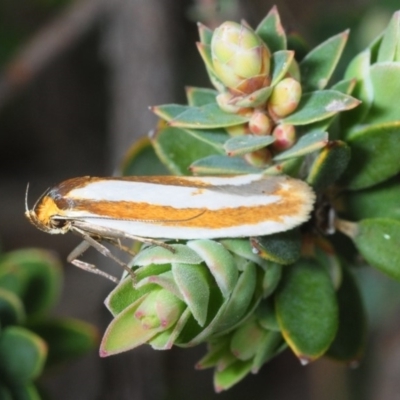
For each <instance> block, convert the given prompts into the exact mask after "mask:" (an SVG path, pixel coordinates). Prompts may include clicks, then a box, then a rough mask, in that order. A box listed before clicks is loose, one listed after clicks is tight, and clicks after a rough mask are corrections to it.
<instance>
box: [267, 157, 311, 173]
mask: <svg viewBox="0 0 400 400" xmlns="http://www.w3.org/2000/svg"><path fill="white" fill-rule="evenodd" d="M284 153H285V152H284ZM281 154H283V153H281ZM289 154H290V153H289ZM274 161H275V162H274V164H273V165H271V166H270V167H268V168H266V169H265V170H264V171H263V173H264V174H266V175H281V174H285V175H289V176H292V177H293V178H297V177H298V176H299V171H300V169H301V166H302V165H303V161H304V156H300V157H295V156H294V157H293V158H288V159H287V160H284V161H282V162H276V160H274Z"/></svg>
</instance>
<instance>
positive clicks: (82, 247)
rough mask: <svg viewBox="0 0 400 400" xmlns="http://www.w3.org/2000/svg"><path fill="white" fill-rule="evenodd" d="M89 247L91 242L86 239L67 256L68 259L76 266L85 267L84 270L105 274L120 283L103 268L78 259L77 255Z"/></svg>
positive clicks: (104, 275)
mask: <svg viewBox="0 0 400 400" xmlns="http://www.w3.org/2000/svg"><path fill="white" fill-rule="evenodd" d="M89 247H90V244H89V243H88V242H87V241H86V240H84V241H83V242H81V243H80V244H78V246H76V247H75V248H74V249H73V250H72V251H71V253H70V254H69V255H68V257H67V261H68V262H70V263H71V264H72V265H75V267H78V268H81V269H83V270H84V271H87V272H91V273H92V274H97V275H100V276H103V277H105V278H107V279H109V280H110V281H112V282H115V283H118V281H119V280H118V279H117V278H115V277H114V276H112V275H110V274H107V273H106V272H104V271H102V270H101V269H98V268H96V266H95V265H93V264H89V263H86V262H84V261H81V260H78V259H77V257H79V256H80V255H82V254H83V253H84V252H85V251H86V250H87V249H88V248H89Z"/></svg>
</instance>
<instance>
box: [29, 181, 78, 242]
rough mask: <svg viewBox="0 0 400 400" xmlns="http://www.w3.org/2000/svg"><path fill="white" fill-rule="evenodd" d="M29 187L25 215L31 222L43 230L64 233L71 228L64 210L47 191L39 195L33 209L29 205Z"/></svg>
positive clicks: (51, 232)
mask: <svg viewBox="0 0 400 400" xmlns="http://www.w3.org/2000/svg"><path fill="white" fill-rule="evenodd" d="M28 189H29V185H28V186H27V188H26V193H25V216H26V218H28V220H29V221H30V223H31V224H32V225H34V226H36V228H38V229H40V230H41V231H43V232H47V233H50V234H63V233H67V232H68V231H69V230H70V227H71V223H70V222H69V221H68V220H67V219H65V217H63V216H62V211H61V210H60V209H59V208H58V207H57V205H56V203H55V201H54V200H53V199H52V198H51V197H50V196H48V191H46V192H45V193H44V194H42V196H40V197H39V199H38V201H37V202H36V203H35V205H34V206H33V208H32V209H29V207H28Z"/></svg>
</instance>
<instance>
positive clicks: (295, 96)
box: [268, 78, 301, 118]
mask: <svg viewBox="0 0 400 400" xmlns="http://www.w3.org/2000/svg"><path fill="white" fill-rule="evenodd" d="M300 98H301V85H300V82H298V81H296V80H295V79H293V78H285V79H282V80H281V81H280V82H279V83H277V85H276V86H275V87H274V90H273V91H272V93H271V96H270V98H269V100H268V110H269V112H270V113H271V114H272V116H275V117H277V118H283V117H286V116H287V115H289V114H291V113H292V112H293V111H294V110H295V109H296V108H297V106H298V105H299V102H300Z"/></svg>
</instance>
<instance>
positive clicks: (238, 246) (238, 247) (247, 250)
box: [220, 239, 265, 265]
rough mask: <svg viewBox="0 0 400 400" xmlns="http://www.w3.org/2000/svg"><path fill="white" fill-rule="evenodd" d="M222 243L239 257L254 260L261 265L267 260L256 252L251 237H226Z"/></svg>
mask: <svg viewBox="0 0 400 400" xmlns="http://www.w3.org/2000/svg"><path fill="white" fill-rule="evenodd" d="M220 243H221V244H223V245H224V246H225V247H226V248H227V249H228V250H229V251H230V252H231V253H234V254H236V255H238V256H239V257H242V258H245V259H246V260H250V261H253V262H255V263H256V264H259V265H263V264H264V263H265V260H263V259H262V258H261V257H260V256H259V255H257V254H255V252H254V249H253V247H252V246H251V244H250V240H249V239H224V240H220Z"/></svg>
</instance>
